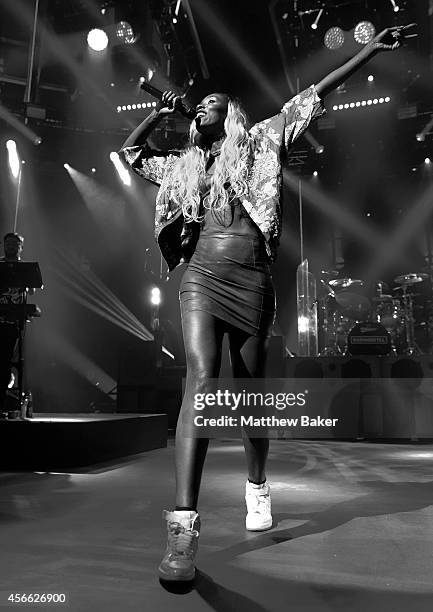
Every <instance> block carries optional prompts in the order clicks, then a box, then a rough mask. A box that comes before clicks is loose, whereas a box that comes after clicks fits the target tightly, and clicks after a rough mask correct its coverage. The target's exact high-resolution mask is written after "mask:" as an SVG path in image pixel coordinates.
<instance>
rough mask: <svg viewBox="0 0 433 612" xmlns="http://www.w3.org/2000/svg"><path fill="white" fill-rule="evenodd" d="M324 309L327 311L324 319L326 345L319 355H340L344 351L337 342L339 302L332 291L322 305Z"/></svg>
mask: <svg viewBox="0 0 433 612" xmlns="http://www.w3.org/2000/svg"><path fill="white" fill-rule="evenodd" d="M322 309H323V311H324V313H325V316H324V319H323V329H324V332H325V346H324V348H323V350H321V351H320V353H319V357H339V356H341V354H342V353H341V350H340V347H339V346H338V344H337V317H338V314H337V302H336V301H335V297H334V296H333V295H332V293H329V294H328V295H327V296H326V298H325V304H324V306H322Z"/></svg>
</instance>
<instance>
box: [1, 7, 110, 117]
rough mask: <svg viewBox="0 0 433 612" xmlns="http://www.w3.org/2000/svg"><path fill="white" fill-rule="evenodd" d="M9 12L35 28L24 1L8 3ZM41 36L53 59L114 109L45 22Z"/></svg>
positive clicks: (41, 23) (40, 27)
mask: <svg viewBox="0 0 433 612" xmlns="http://www.w3.org/2000/svg"><path fill="white" fill-rule="evenodd" d="M6 8H7V10H8V11H9V12H10V13H11V14H12V15H13V16H14V17H15V18H17V19H18V20H19V21H21V22H23V23H24V24H25V25H26V26H27V27H28V28H29V29H31V28H32V26H33V14H32V11H31V10H29V7H28V6H27V5H26V3H25V2H23V0H14V1H13V2H8V3H7V5H6ZM38 28H39V32H40V36H42V37H43V39H44V43H45V44H46V46H47V49H48V50H49V51H50V53H51V55H52V56H53V57H57V58H58V59H59V60H60V61H61V62H62V63H63V64H64V65H65V66H67V67H68V68H69V69H70V70H71V72H72V73H73V74H74V76H75V77H76V78H77V80H78V82H80V81H81V82H82V83H84V84H85V85H86V86H87V87H88V88H89V90H90V91H91V92H92V94H93V95H94V96H95V98H96V99H99V100H102V101H103V102H104V104H105V105H106V106H107V108H109V109H110V111H111V109H112V102H111V101H110V100H109V99H108V97H107V96H106V95H105V94H104V93H103V92H101V90H100V89H99V88H98V86H97V85H96V84H95V82H94V80H93V79H92V78H91V77H89V76H87V75H86V74H83V67H82V65H81V64H80V63H79V62H78V61H77V60H75V59H74V58H72V57H71V54H70V52H69V50H68V49H67V47H66V46H65V45H64V44H63V42H62V41H61V40H60V38H59V37H58V36H56V35H55V34H52V33H51V32H50V30H48V28H47V27H46V26H45V24H44V23H43V22H39V24H38Z"/></svg>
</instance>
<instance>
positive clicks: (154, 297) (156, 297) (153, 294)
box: [150, 287, 161, 306]
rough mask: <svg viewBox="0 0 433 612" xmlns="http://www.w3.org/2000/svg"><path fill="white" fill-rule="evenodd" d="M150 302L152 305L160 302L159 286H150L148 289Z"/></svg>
mask: <svg viewBox="0 0 433 612" xmlns="http://www.w3.org/2000/svg"><path fill="white" fill-rule="evenodd" d="M150 303H151V304H153V306H159V305H160V304H161V290H160V288H159V287H152V289H151V291H150Z"/></svg>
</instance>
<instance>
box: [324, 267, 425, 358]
mask: <svg viewBox="0 0 433 612" xmlns="http://www.w3.org/2000/svg"><path fill="white" fill-rule="evenodd" d="M429 279H430V275H429V274H425V273H421V272H420V273H410V274H402V275H400V276H397V277H396V278H394V284H395V287H394V288H393V289H391V290H389V286H388V285H387V284H386V283H385V282H383V281H378V282H377V283H375V285H374V288H372V290H371V293H373V294H374V295H373V296H371V295H368V292H367V288H366V287H365V283H364V282H363V281H362V280H360V279H354V278H339V272H338V271H337V270H324V271H322V273H321V277H320V286H321V295H319V298H318V300H317V304H318V313H319V334H320V336H319V338H320V347H321V350H320V353H319V355H321V356H339V355H340V356H344V355H421V354H424V353H429V354H431V353H432V352H433V300H432V299H428V297H427V298H426V299H424V303H423V305H420V304H419V303H418V301H417V298H418V297H419V296H422V293H419V292H418V291H415V288H418V287H421V286H424V285H427V283H426V281H428V280H429ZM421 283H423V284H424V285H421ZM430 286H431V283H429V288H430ZM426 312H430V314H426Z"/></svg>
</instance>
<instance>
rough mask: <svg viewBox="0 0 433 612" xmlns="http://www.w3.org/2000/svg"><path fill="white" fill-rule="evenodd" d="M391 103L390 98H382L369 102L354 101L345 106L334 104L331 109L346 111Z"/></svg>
mask: <svg viewBox="0 0 433 612" xmlns="http://www.w3.org/2000/svg"><path fill="white" fill-rule="evenodd" d="M389 102H391V98H390V96H386V97H383V98H373V99H371V100H356V101H355V102H346V103H345V104H338V105H337V104H335V105H334V106H333V107H332V110H334V111H341V110H348V109H353V108H362V107H364V106H377V105H378V104H387V103H389Z"/></svg>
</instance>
